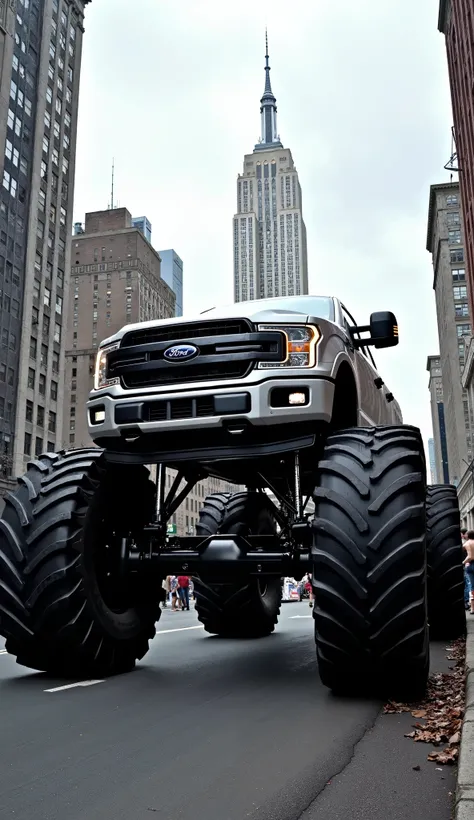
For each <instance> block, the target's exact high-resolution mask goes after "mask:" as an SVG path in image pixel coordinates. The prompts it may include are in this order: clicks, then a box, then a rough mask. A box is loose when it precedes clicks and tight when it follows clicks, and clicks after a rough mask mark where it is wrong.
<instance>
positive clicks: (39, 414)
mask: <svg viewBox="0 0 474 820" xmlns="http://www.w3.org/2000/svg"><path fill="white" fill-rule="evenodd" d="M33 411H34V405H33V402H32V401H29V400H27V402H26V411H25V420H26V421H28V422H30V423H31V424H32V423H33ZM44 419H45V409H44V407H43V405H41V404H38V406H37V408H36V424H37V425H38V427H44ZM56 423H57V416H56V413H55V412H54V411H53V410H50V411H49V416H48V430H49V432H50V433H55V432H56Z"/></svg>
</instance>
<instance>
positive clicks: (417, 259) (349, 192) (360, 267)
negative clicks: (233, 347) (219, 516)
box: [75, 0, 452, 438]
mask: <svg viewBox="0 0 474 820" xmlns="http://www.w3.org/2000/svg"><path fill="white" fill-rule="evenodd" d="M437 14H438V2H437V0H416V2H412V3H410V4H409V11H408V6H407V5H406V4H401V3H400V0H383V2H380V0H358V1H357V2H354V0H318V2H317V3H308V2H307V0H292V2H291V3H288V2H283V0H272V2H271V3H270V2H268V0H266V2H263V0H239V2H236V0H133V3H131V2H130V0H92V3H90V5H88V6H87V8H86V20H85V29H86V31H85V35H84V47H83V67H82V82H81V100H80V112H79V134H78V153H77V168H76V198H75V219H76V220H79V221H82V220H83V218H84V214H85V212H86V211H93V210H98V209H102V208H106V207H107V206H108V203H109V201H110V175H111V170H110V169H111V163H112V157H115V166H116V177H115V179H116V186H115V191H116V202H117V201H118V204H119V205H120V206H124V207H127V208H128V209H129V211H131V213H132V215H134V216H142V215H143V214H145V215H146V216H148V218H149V219H150V221H151V223H152V226H153V233H152V242H153V244H154V246H155V247H156V248H157V249H164V248H170V247H172V248H175V250H176V251H177V253H178V254H179V255H180V256H181V258H182V259H183V261H184V276H185V278H184V306H185V312H186V311H191V310H201V309H205V308H206V307H212V306H213V305H216V304H219V303H225V302H230V301H232V276H233V272H232V216H233V214H234V211H235V208H236V177H237V174H238V173H239V172H241V171H242V162H243V157H244V154H245V153H247V152H249V151H252V150H253V146H254V144H255V143H256V141H257V138H258V136H259V128H260V115H259V100H260V97H261V95H262V93H263V86H264V72H263V67H264V53H265V52H264V36H265V35H264V30H265V25H267V26H268V34H269V44H270V65H271V67H272V72H271V79H272V86H273V91H274V93H275V96H276V97H277V104H278V129H279V132H280V135H281V139H282V142H283V144H284V146H285V147H288V148H290V149H291V151H292V154H293V158H294V160H295V163H296V167H297V169H298V172H299V177H300V182H301V186H302V190H303V216H304V219H305V222H306V228H307V233H308V259H309V283H310V292H311V293H315V294H330V295H336V296H339V297H340V298H342V299H343V301H344V302H345V303H346V304H347V306H348V308H349V309H350V310H351V312H352V313H353V314H355V317H356V319H357V320H358V321H359V322H360V323H361V324H363V323H365V322H366V321H367V320H368V317H369V314H370V313H371V312H372V311H374V310H393V311H394V312H395V314H396V315H397V318H398V322H399V326H400V345H399V347H397V348H392V349H391V350H390V349H389V350H387V351H380V352H377V354H376V361H377V364H378V368H379V370H380V373H381V375H382V376H383V378H384V380H385V381H386V383H387V384H388V385H389V386H390V388H391V389H392V390H393V392H394V394H395V396H396V398H397V399H398V401H399V402H400V404H401V407H402V411H403V414H404V421H405V422H407V423H410V424H415V425H417V426H420V427H421V428H422V430H423V434H424V436H425V438H427V437H428V436H430V435H431V416H430V407H429V393H428V389H427V384H428V373H427V372H426V358H427V356H428V354H432V353H437V352H438V340H437V330H436V321H435V311H434V297H433V290H432V268H431V259H430V255H429V254H428V252H427V251H426V250H425V245H426V223H427V212H428V196H429V186H430V184H431V183H437V182H443V181H448V180H449V174H448V173H447V172H446V171H444V170H443V165H444V164H445V163H446V161H447V160H448V158H449V155H450V149H451V134H450V128H451V120H452V117H451V105H450V98H449V85H448V72H447V64H446V56H445V44H444V38H443V36H442V35H441V34H439V33H438V31H437Z"/></svg>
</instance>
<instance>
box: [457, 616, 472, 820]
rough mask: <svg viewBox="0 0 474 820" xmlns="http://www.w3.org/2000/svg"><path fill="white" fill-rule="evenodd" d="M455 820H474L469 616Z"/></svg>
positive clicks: (468, 619)
mask: <svg viewBox="0 0 474 820" xmlns="http://www.w3.org/2000/svg"><path fill="white" fill-rule="evenodd" d="M455 820H474V618H471V617H469V615H468V616H467V638H466V711H465V713H464V722H463V729H462V736H461V749H460V753H459V769H458V783H457V789H456V812H455Z"/></svg>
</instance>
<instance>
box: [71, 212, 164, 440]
mask: <svg viewBox="0 0 474 820" xmlns="http://www.w3.org/2000/svg"><path fill="white" fill-rule="evenodd" d="M71 261H72V267H71V288H70V292H69V301H68V305H67V309H68V326H67V340H66V385H65V391H64V407H65V412H64V425H63V444H64V446H65V447H84V446H90V445H91V440H90V438H89V433H88V430H87V418H86V411H85V406H86V402H87V398H88V396H89V391H90V390H91V389H92V385H93V373H94V362H95V357H96V353H97V347H98V345H99V344H100V341H101V340H102V339H106V338H107V336H112V334H113V333H116V332H117V330H119V329H120V328H121V327H123V326H124V325H126V324H129V323H130V322H141V321H147V320H149V319H167V318H171V317H172V316H173V315H174V309H175V296H174V293H173V292H172V290H171V289H170V288H169V287H168V285H167V284H166V283H165V282H163V280H162V278H161V276H160V257H159V256H158V253H157V252H156V251H155V250H154V249H153V248H152V247H151V245H150V244H149V243H148V242H147V241H146V240H145V238H144V236H143V235H142V232H141V231H140V230H139V229H138V228H136V227H134V226H133V225H132V217H131V215H130V213H129V212H128V211H127V209H126V208H114V209H112V210H108V211H96V212H93V213H88V214H86V220H85V226H84V228H82V227H81V228H80V229H79V231H78V230H77V228H76V235H75V236H74V237H73V240H72V260H71Z"/></svg>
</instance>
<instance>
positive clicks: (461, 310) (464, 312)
mask: <svg viewBox="0 0 474 820" xmlns="http://www.w3.org/2000/svg"><path fill="white" fill-rule="evenodd" d="M454 315H455V316H456V319H462V318H464V317H466V316H469V307H468V304H467V302H461V303H460V304H458V305H455V306H454Z"/></svg>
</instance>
